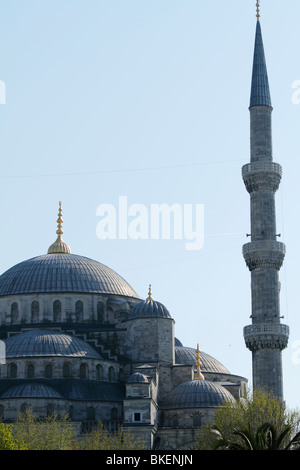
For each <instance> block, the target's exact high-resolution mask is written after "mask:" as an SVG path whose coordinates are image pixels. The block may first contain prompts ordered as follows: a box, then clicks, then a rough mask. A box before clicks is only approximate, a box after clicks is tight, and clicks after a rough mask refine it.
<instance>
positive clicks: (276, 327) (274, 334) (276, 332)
mask: <svg viewBox="0 0 300 470" xmlns="http://www.w3.org/2000/svg"><path fill="white" fill-rule="evenodd" d="M288 339H289V327H288V326H287V325H282V324H281V323H258V324H254V325H248V326H245V328H244V340H245V343H246V346H247V348H248V349H250V351H254V350H257V349H263V348H275V349H280V350H282V349H285V348H286V347H287V345H288Z"/></svg>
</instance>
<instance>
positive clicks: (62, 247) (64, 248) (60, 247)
mask: <svg viewBox="0 0 300 470" xmlns="http://www.w3.org/2000/svg"><path fill="white" fill-rule="evenodd" d="M62 224H63V218H62V207H61V202H60V201H59V208H58V219H57V230H56V234H57V239H56V241H55V242H54V243H53V244H52V245H51V246H50V247H49V249H48V255H49V254H56V253H65V254H70V253H71V249H70V247H69V246H68V245H67V244H66V243H65V242H64V241H63V239H62V238H61V236H62V234H63V233H64V232H63V230H62Z"/></svg>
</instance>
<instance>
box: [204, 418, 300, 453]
mask: <svg viewBox="0 0 300 470" xmlns="http://www.w3.org/2000/svg"><path fill="white" fill-rule="evenodd" d="M213 431H214V432H215V434H216V437H217V441H216V443H215V446H214V450H216V449H225V450H299V449H300V433H297V434H296V435H295V436H294V437H293V438H292V439H289V436H290V435H291V426H286V427H285V429H284V430H283V431H282V432H281V433H279V434H278V432H277V430H276V429H275V427H274V426H273V425H272V424H270V423H264V424H263V425H262V426H260V427H259V428H258V429H257V431H256V433H255V434H254V433H252V432H251V430H250V429H249V428H248V429H245V430H239V429H235V430H234V431H233V434H234V436H238V438H239V442H231V441H228V440H227V439H226V438H224V436H223V435H222V432H221V431H220V430H219V429H218V428H217V427H214V428H213ZM287 439H288V440H287Z"/></svg>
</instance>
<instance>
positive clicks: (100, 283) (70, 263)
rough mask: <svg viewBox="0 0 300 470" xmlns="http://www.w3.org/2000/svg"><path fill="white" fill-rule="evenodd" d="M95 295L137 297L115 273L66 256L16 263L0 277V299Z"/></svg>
mask: <svg viewBox="0 0 300 470" xmlns="http://www.w3.org/2000/svg"><path fill="white" fill-rule="evenodd" d="M64 292H65V293H71V292H72V293H75V292H76V293H96V294H113V295H122V296H126V297H133V298H138V295H137V293H136V292H135V291H134V290H133V289H132V287H131V286H130V285H129V284H128V283H127V282H126V281H125V280H124V279H123V278H122V277H121V276H120V275H119V274H117V273H116V272H115V271H113V270H112V269H110V268H109V267H107V266H105V265H104V264H102V263H99V262H98V261H95V260H92V259H90V258H86V257H84V256H80V255H75V254H66V253H57V254H54V253H53V254H47V255H41V256H37V257H35V258H31V259H29V260H26V261H22V262H21V263H19V264H16V265H15V266H13V267H12V268H10V269H8V270H7V271H6V272H5V273H4V274H2V275H1V276H0V296H6V295H16V294H38V293H44V294H46V293H64Z"/></svg>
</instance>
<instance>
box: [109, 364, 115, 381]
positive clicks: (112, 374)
mask: <svg viewBox="0 0 300 470" xmlns="http://www.w3.org/2000/svg"><path fill="white" fill-rule="evenodd" d="M115 379H116V373H115V369H114V368H113V367H110V368H109V369H108V380H109V381H110V382H114V381H115Z"/></svg>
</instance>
